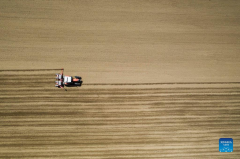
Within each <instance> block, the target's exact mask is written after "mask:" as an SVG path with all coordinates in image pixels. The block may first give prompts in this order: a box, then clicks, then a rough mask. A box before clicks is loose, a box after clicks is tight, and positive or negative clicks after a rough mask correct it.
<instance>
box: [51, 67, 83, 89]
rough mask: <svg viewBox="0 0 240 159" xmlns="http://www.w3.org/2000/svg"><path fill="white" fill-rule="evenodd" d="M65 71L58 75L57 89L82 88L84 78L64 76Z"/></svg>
mask: <svg viewBox="0 0 240 159" xmlns="http://www.w3.org/2000/svg"><path fill="white" fill-rule="evenodd" d="M63 70H64V69H62V72H61V73H60V74H56V75H57V76H56V79H57V81H56V85H55V87H58V88H64V86H66V87H80V86H81V85H82V83H83V81H82V78H81V77H79V76H74V77H72V76H64V75H63Z"/></svg>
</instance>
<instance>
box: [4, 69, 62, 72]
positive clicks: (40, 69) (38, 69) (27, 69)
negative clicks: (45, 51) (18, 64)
mask: <svg viewBox="0 0 240 159" xmlns="http://www.w3.org/2000/svg"><path fill="white" fill-rule="evenodd" d="M56 70H62V69H19V70H0V72H20V71H23V72H25V71H56Z"/></svg>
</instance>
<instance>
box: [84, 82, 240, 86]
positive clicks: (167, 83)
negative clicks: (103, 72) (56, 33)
mask: <svg viewBox="0 0 240 159" xmlns="http://www.w3.org/2000/svg"><path fill="white" fill-rule="evenodd" d="M179 84H240V82H166V83H85V84H84V85H89V86H93V85H118V86H119V85H179Z"/></svg>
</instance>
